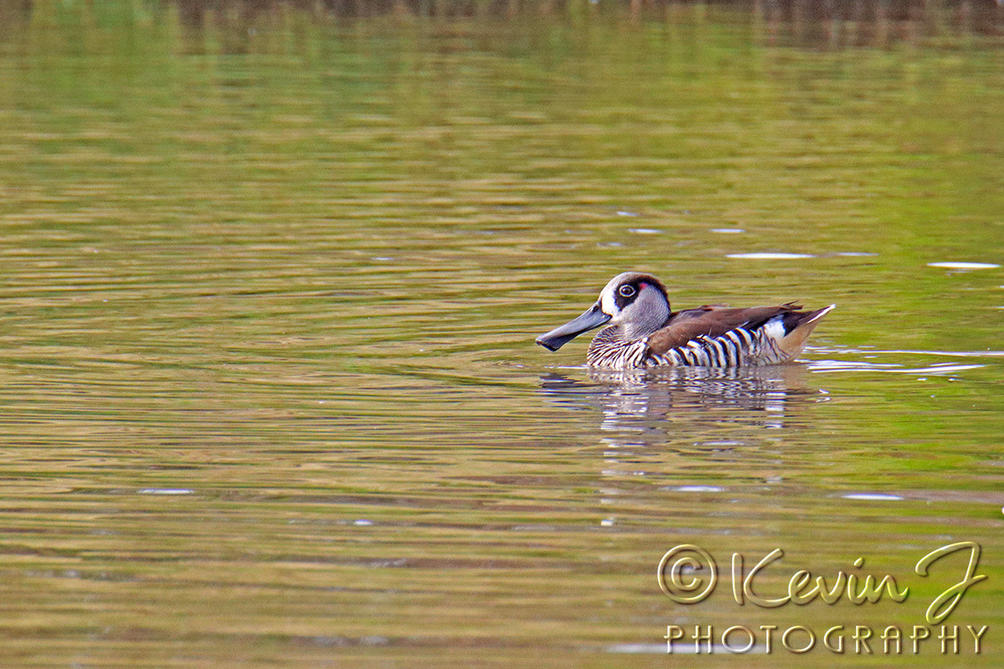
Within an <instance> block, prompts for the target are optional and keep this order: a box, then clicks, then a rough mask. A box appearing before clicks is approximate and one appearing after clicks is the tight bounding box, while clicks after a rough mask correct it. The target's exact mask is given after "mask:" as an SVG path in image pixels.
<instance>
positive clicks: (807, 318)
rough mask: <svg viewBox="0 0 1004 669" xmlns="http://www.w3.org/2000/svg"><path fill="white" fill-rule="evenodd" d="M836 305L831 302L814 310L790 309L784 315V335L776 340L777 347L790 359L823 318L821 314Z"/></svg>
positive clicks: (803, 345) (829, 310) (799, 351)
mask: <svg viewBox="0 0 1004 669" xmlns="http://www.w3.org/2000/svg"><path fill="white" fill-rule="evenodd" d="M836 306H837V305H835V304H831V305H830V306H828V307H823V308H822V309H816V310H815V311H792V312H789V313H787V314H785V316H784V329H785V335H784V337H782V338H781V340H780V341H778V342H777V345H778V348H780V349H781V350H782V351H784V353H785V355H786V356H788V360H791V359H792V358H794V357H795V356H797V355H798V354H799V353H801V352H802V349H803V348H804V347H805V340H806V339H808V338H809V335H810V334H812V331H813V330H815V329H816V326H817V325H819V321H821V320H823V316H825V315H826V314H828V313H830V312H831V311H833V308H834V307H836Z"/></svg>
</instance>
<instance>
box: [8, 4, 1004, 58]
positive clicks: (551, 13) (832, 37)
mask: <svg viewBox="0 0 1004 669" xmlns="http://www.w3.org/2000/svg"><path fill="white" fill-rule="evenodd" d="M35 4H37V3H35V2H33V0H0V35H3V34H4V33H9V32H11V31H13V30H16V26H17V25H18V24H19V23H27V22H28V21H29V20H30V17H31V14H32V9H33V7H34V5H35ZM698 4H701V3H698ZM709 4H710V5H712V6H713V8H714V9H717V10H722V11H731V12H733V13H734V14H735V15H736V17H737V18H740V19H741V18H742V17H743V16H745V17H747V19H748V20H749V21H750V22H753V23H755V24H756V25H758V26H759V27H760V29H761V30H762V31H763V33H764V34H765V36H766V37H767V39H769V40H770V41H779V42H782V43H792V44H796V45H802V46H821V47H831V48H832V47H847V46H885V45H889V44H892V43H895V42H899V41H905V42H916V41H920V40H925V39H929V38H932V37H938V36H941V35H943V34H944V33H946V32H954V33H961V34H974V35H977V34H982V35H989V36H999V35H1001V34H1002V30H1001V26H1002V24H1004V3H1001V2H997V1H996V0H954V1H953V0H944V1H942V2H922V1H920V0H888V1H883V0H835V1H833V2H817V1H815V0H757V1H749V0H746V1H743V0H735V1H724V2H715V3H709ZM690 5H692V3H688V2H679V1H677V0H601V1H590V0H162V2H160V3H151V6H147V7H146V10H149V9H153V10H154V12H155V13H159V12H158V11H157V10H158V8H159V10H161V11H163V10H165V9H167V8H169V7H172V6H173V7H176V8H177V16H178V20H179V21H180V23H181V24H182V25H184V26H185V28H186V29H188V30H190V31H195V32H196V33H197V32H198V31H200V30H201V29H203V28H205V27H207V25H212V26H214V27H216V28H221V27H223V28H227V27H230V28H234V29H243V30H247V29H249V28H251V27H252V24H254V23H257V22H259V21H265V22H268V21H271V20H281V19H282V17H284V16H285V15H288V14H289V13H291V12H295V13H298V14H304V15H307V16H308V17H311V18H313V19H315V20H317V21H318V22H323V21H326V20H343V19H365V18H373V17H382V16H391V17H393V16H398V17H402V18H406V17H417V18H430V19H432V18H435V19H451V18H462V19H475V20H478V19H480V20H492V21H494V20H500V19H516V18H520V17H523V18H531V19H532V18H534V17H540V16H544V17H550V18H552V19H557V20H561V19H569V20H578V19H582V18H586V17H589V16H592V15H602V16H608V17H617V16H621V17H624V18H627V19H630V20H635V21H637V20H662V19H671V18H672V17H673V16H674V15H676V14H677V13H678V12H679V11H680V9H681V7H685V6H690ZM129 8H130V5H129V3H123V4H122V8H121V11H125V12H128V11H130V10H129ZM101 15H102V17H113V16H114V15H115V12H111V11H102V12H101ZM160 15H161V16H163V14H160ZM119 18H122V17H119ZM112 20H115V19H114V18H113V19H112Z"/></svg>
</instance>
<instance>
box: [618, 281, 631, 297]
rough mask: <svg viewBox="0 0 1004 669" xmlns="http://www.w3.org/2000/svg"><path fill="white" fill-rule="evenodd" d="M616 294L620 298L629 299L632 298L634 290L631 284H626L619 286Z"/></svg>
mask: <svg viewBox="0 0 1004 669" xmlns="http://www.w3.org/2000/svg"><path fill="white" fill-rule="evenodd" d="M617 292H618V293H620V296H621V297H631V296H633V295H634V294H635V289H634V286H632V285H631V284H628V283H626V284H624V285H623V286H621V287H620V288H618V289H617Z"/></svg>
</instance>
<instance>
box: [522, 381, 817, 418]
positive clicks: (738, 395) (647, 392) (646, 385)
mask: <svg viewBox="0 0 1004 669" xmlns="http://www.w3.org/2000/svg"><path fill="white" fill-rule="evenodd" d="M806 376H807V369H806V367H805V366H804V365H776V366H768V367H751V368H740V369H709V368H703V367H680V368H668V369H660V370H637V371H599V370H590V371H589V377H590V379H591V380H592V381H593V383H592V384H589V383H584V382H582V381H579V380H575V379H571V378H568V377H566V376H562V375H559V374H547V375H545V376H543V377H541V387H542V388H543V390H544V393H545V394H546V395H547V396H548V397H549V398H550V399H551V400H552V401H555V402H557V403H561V404H570V405H573V406H576V405H577V406H583V405H585V406H589V407H593V408H596V409H599V410H600V412H601V413H602V416H603V419H602V423H601V425H600V429H602V430H606V431H610V430H619V429H625V428H626V429H629V430H632V431H633V430H636V429H637V428H638V427H639V426H640V424H641V423H645V424H647V425H648V426H649V427H650V428H651V427H652V421H673V422H666V423H664V425H663V426H662V428H661V429H658V426H657V429H656V430H655V431H656V433H665V431H666V430H667V429H668V428H669V426H670V425H673V429H674V431H678V430H679V425H678V423H679V422H680V421H681V420H683V421H686V420H687V419H692V420H694V421H704V420H706V419H707V418H708V417H709V415H708V411H709V410H710V409H740V410H742V411H741V412H740V413H739V414H733V415H732V416H729V415H728V414H726V415H724V416H721V415H718V416H716V417H715V419H716V420H725V421H726V422H730V421H733V420H738V421H742V422H743V423H744V424H746V425H748V426H750V427H757V426H759V427H764V428H782V427H784V426H785V424H784V421H785V416H786V414H787V412H788V410H789V408H790V406H791V405H792V403H794V402H798V401H803V402H804V401H806V400H807V399H808V398H812V399H818V398H819V397H820V393H821V392H822V391H818V390H812V389H810V388H809V387H808V386H807V384H806Z"/></svg>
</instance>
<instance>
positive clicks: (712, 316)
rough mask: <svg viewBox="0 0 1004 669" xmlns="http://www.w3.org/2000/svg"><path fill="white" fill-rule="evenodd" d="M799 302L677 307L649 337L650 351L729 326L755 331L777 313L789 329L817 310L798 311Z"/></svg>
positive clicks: (662, 350) (660, 350) (718, 332)
mask: <svg viewBox="0 0 1004 669" xmlns="http://www.w3.org/2000/svg"><path fill="white" fill-rule="evenodd" d="M800 308H801V306H800V305H798V304H795V303H794V302H789V303H788V304H782V305H780V306H776V307H746V308H733V307H726V306H722V305H710V304H709V305H704V306H702V307H697V308H696V309H686V310H684V311H677V312H676V313H674V314H673V315H671V316H670V317H669V319H668V320H667V321H666V323H665V325H663V326H662V328H660V329H659V330H656V331H655V332H653V333H652V334H651V335H649V337H648V349H649V351H650V353H652V354H654V355H659V354H662V353H665V352H666V351H668V350H670V349H673V348H677V347H680V346H685V345H686V344H687V342H689V341H691V340H693V339H696V338H698V337H701V336H704V337H719V336H721V335H723V334H725V333H726V332H729V331H730V330H735V329H736V328H744V329H746V330H748V331H750V332H753V331H754V330H756V329H757V328H760V327H762V326H763V325H764V323H766V322H767V321H769V320H771V319H772V318H775V317H776V316H783V320H782V323H783V324H784V327H785V331H786V332H790V331H791V330H793V329H795V328H796V327H797V326H798V324H799V323H800V322H801V321H803V320H806V319H810V318H812V316H814V315H815V314H816V313H817V312H811V311H810V312H804V311H798V310H799V309H800Z"/></svg>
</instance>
